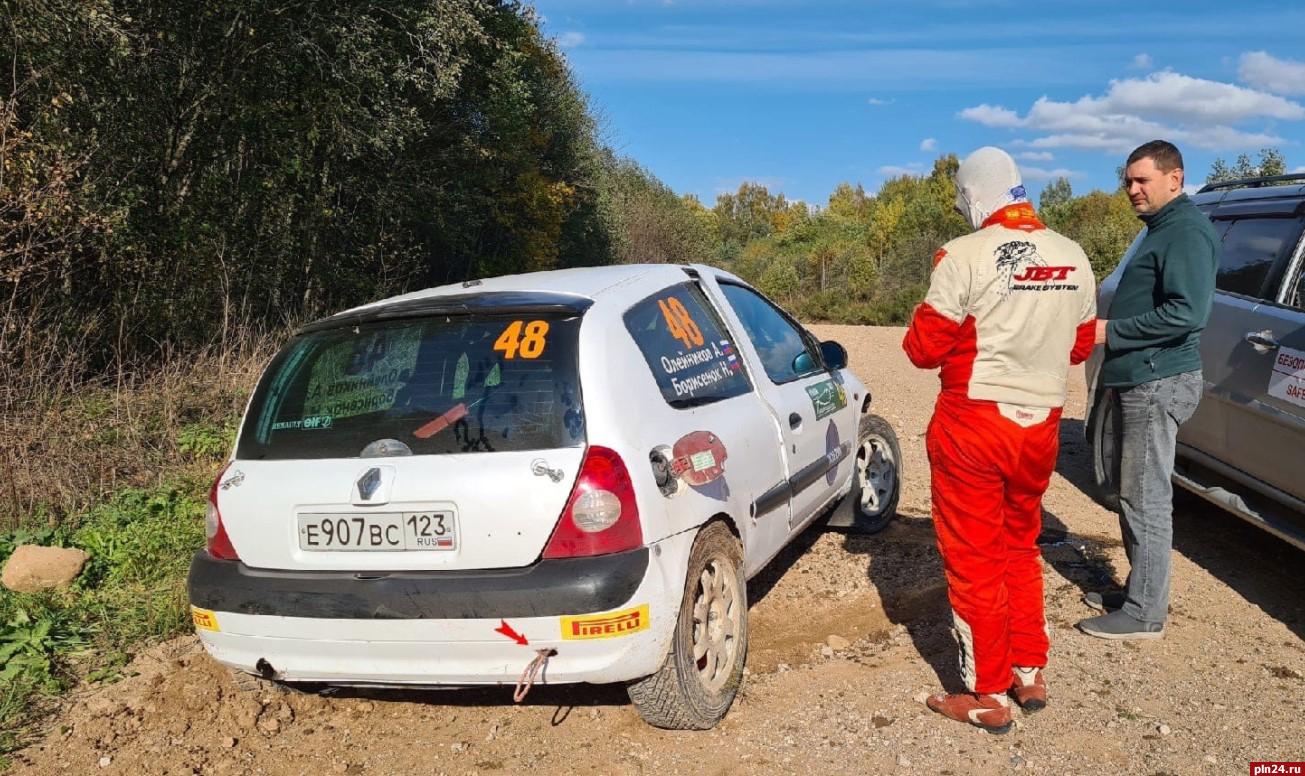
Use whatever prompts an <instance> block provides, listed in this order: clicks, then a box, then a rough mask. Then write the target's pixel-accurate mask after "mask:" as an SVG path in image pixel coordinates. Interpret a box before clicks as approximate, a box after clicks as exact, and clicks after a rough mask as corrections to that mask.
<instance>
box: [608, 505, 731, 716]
mask: <svg viewBox="0 0 1305 776" xmlns="http://www.w3.org/2000/svg"><path fill="white" fill-rule="evenodd" d="M747 654H748V593H747V583H746V582H745V580H744V578H743V547H742V545H740V544H739V540H738V539H737V538H736V537H735V536H734V534H733V533H731V532H730V530H729V528H728V527H727V526H726V525H725V524H724V523H719V522H717V523H710V524H709V525H707V526H706V527H705V528H703V529H702V531H701V532H700V533H699V534H698V538H697V539H696V540H694V542H693V549H692V550H691V551H690V552H689V566H688V574H687V576H686V579H685V583H684V598H683V600H682V601H681V603H680V613H679V617H678V618H677V619H676V622H675V635H674V636H673V637H672V640H671V650H670V653H669V654H668V655H667V656H666V661H665V662H664V663H662V667H661V668H660V669H658V671H657V673H655V674H653V675H651V676H645V677H644V678H642V679H636V680H635V681H633V682H631V683H630V684H629V685H628V686H627V688H626V689H627V691H628V692H629V695H630V702H631V703H633V704H634V707H635V709H636V710H637V711H638V712H639V715H640V716H641V717H643V718H644V721H646V722H647V723H648V724H650V725H653V726H654V727H659V728H668V729H671V730H708V729H710V728H712V727H715V726H716V723H718V722H720V721H721V719H723V718H724V717H725V713H726V712H727V711H729V708H730V705H731V704H732V703H734V696H735V695H736V694H737V693H738V690H739V685H740V683H742V681H743V663H744V661H745V660H746V659H747Z"/></svg>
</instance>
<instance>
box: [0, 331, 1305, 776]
mask: <svg viewBox="0 0 1305 776" xmlns="http://www.w3.org/2000/svg"><path fill="white" fill-rule="evenodd" d="M813 328H814V330H815V331H816V332H817V334H819V335H820V336H822V337H827V338H835V339H838V340H839V341H841V342H843V343H844V345H846V346H847V348H848V350H849V352H850V354H851V358H852V365H853V368H854V369H855V370H856V371H857V373H858V374H859V375H860V376H861V377H862V379H863V380H865V382H866V383H867V384H868V385H869V386H870V387H871V389H872V392H873V395H874V398H875V401H874V407H875V409H876V411H877V412H878V413H879V414H881V415H883V416H884V417H886V418H887V419H888V420H889V421H890V422H891V423H892V424H893V426H894V427H895V428H896V430H897V433H898V435H899V436H900V438H901V442H902V447H903V455H904V458H905V482H906V486H905V491H904V494H903V497H902V502H901V506H900V512H901V517H900V518H899V519H898V521H897V522H896V523H894V524H893V525H892V526H891V527H890V528H889V529H888V530H887V531H885V532H884V533H883V534H881V535H879V536H874V537H851V536H847V535H843V534H840V533H833V532H827V531H822V530H820V529H819V528H815V529H812V530H810V531H808V532H807V533H806V534H804V535H803V536H801V537H799V539H798V540H797V541H796V542H795V543H794V545H793V546H791V548H790V549H789V550H787V551H785V552H784V553H783V554H782V555H781V556H780V557H779V558H778V559H777V561H776V563H775V564H774V565H773V566H772V567H771V568H769V569H767V570H766V571H764V572H763V573H762V574H761V575H759V576H758V577H757V578H755V579H754V580H752V582H751V583H750V585H749V594H750V597H751V599H752V606H751V617H752V632H751V638H752V644H751V654H750V656H749V662H748V673H747V676H746V680H745V684H744V686H743V689H742V691H741V694H740V696H739V698H738V700H737V701H736V703H735V705H734V708H733V709H732V711H731V712H730V714H729V716H728V717H727V718H726V719H725V721H724V722H723V723H722V724H721V725H719V726H718V727H717V728H716V729H715V730H712V731H708V732H699V733H685V732H667V731H662V730H657V729H654V728H651V727H648V726H647V725H645V724H644V723H643V722H642V721H641V720H640V719H639V717H638V715H637V714H636V713H635V711H634V710H633V709H632V708H631V706H630V705H629V703H628V701H627V699H626V697H625V693H624V691H623V689H622V688H620V687H590V686H569V687H536V688H535V689H534V690H532V691H531V692H530V694H529V695H528V697H527V698H526V699H525V701H524V702H523V703H521V704H514V703H513V702H512V688H510V687H505V688H502V689H496V690H492V691H490V690H478V691H462V690H459V691H442V692H391V691H370V692H365V693H364V692H356V691H342V692H340V693H338V694H336V695H334V696H330V697H324V696H316V695H278V694H272V693H264V692H257V691H240V690H238V689H237V688H236V686H235V684H234V683H233V681H232V679H231V677H230V675H229V674H228V672H227V671H226V670H225V669H223V668H221V667H220V666H218V665H216V664H215V663H214V662H213V661H211V660H210V659H209V658H208V657H207V656H206V654H205V653H204V652H203V650H202V649H201V648H200V647H199V646H198V643H197V641H196V640H195V639H194V638H193V637H187V638H180V639H176V640H174V641H171V642H169V643H167V644H163V645H161V646H159V647H157V648H154V649H152V650H151V651H149V652H148V653H144V654H141V655H140V656H138V657H137V659H136V660H135V661H134V662H133V664H132V666H131V669H132V673H133V674H134V675H133V676H131V677H130V678H128V679H126V680H124V681H121V682H118V683H116V684H113V685H109V686H105V687H88V688H85V689H83V690H81V691H79V692H77V693H75V694H73V695H72V696H71V697H70V698H69V699H68V701H67V702H66V703H65V704H64V707H63V709H62V710H61V712H60V713H59V715H58V716H57V718H55V719H54V720H53V721H52V725H51V728H50V731H49V734H48V737H47V738H46V739H45V740H44V741H43V742H42V743H40V744H39V745H36V746H33V747H30V748H29V749H27V750H24V751H22V752H20V753H18V754H17V756H16V758H15V761H14V764H13V766H12V770H11V772H13V773H20V774H43V775H49V776H55V775H56V774H57V775H58V776H64V775H65V774H68V773H90V772H102V773H106V774H108V773H124V774H151V775H154V774H158V775H160V776H162V775H163V774H205V775H206V776H207V775H209V774H233V775H234V774H332V773H341V774H378V775H379V774H432V775H434V774H485V775H488V774H500V773H503V774H506V773H521V772H524V771H531V772H534V773H537V774H541V775H544V774H567V775H568V776H571V775H574V774H629V775H637V774H772V773H803V774H816V773H851V774H885V773H893V774H898V773H900V774H909V773H920V774H998V773H1003V774H1004V773H1009V772H1012V771H1022V772H1029V773H1048V774H1052V773H1054V774H1149V775H1150V776H1163V775H1165V774H1246V773H1247V772H1248V763H1250V762H1255V761H1298V760H1305V718H1303V717H1302V715H1303V714H1305V680H1303V679H1302V676H1303V675H1305V642H1303V640H1302V636H1303V635H1305V616H1303V615H1305V595H1303V594H1302V593H1303V592H1305V579H1302V572H1301V570H1302V568H1305V562H1303V561H1305V557H1302V553H1301V552H1300V551H1298V550H1296V549H1294V548H1292V547H1290V546H1288V545H1286V544H1284V543H1282V542H1280V541H1278V540H1276V539H1273V538H1272V537H1269V536H1267V535H1265V534H1263V533H1262V532H1260V531H1258V530H1256V529H1254V528H1253V527H1251V526H1248V525H1246V524H1244V523H1242V522H1241V521H1239V520H1237V519H1235V518H1232V517H1230V516H1227V515H1225V514H1223V513H1221V512H1219V511H1217V510H1215V509H1213V508H1210V507H1207V506H1205V505H1204V504H1202V503H1200V502H1198V501H1196V500H1194V499H1186V498H1180V500H1179V502H1178V506H1177V509H1176V515H1175V532H1176V539H1175V544H1176V547H1175V549H1176V552H1175V558H1174V574H1175V577H1174V582H1173V603H1172V616H1171V618H1170V620H1169V624H1168V628H1167V634H1166V637H1165V638H1164V639H1163V640H1160V641H1152V642H1141V643H1136V644H1135V643H1122V642H1120V643H1111V642H1103V641H1098V640H1095V639H1092V638H1089V637H1087V636H1085V635H1083V634H1081V633H1079V632H1078V631H1076V630H1074V629H1073V627H1072V625H1073V623H1074V622H1075V621H1077V620H1078V619H1080V618H1082V617H1084V616H1088V615H1089V614H1090V612H1089V610H1088V609H1087V608H1086V607H1084V606H1083V604H1082V603H1081V597H1082V594H1083V592H1084V591H1085V590H1094V589H1101V588H1102V587H1104V586H1105V585H1106V584H1108V583H1109V581H1110V580H1111V578H1112V577H1113V578H1116V579H1118V578H1119V577H1120V575H1121V573H1124V572H1126V570H1127V565H1126V561H1125V559H1124V555H1123V550H1122V548H1121V547H1120V544H1119V541H1118V526H1117V523H1116V518H1115V517H1114V515H1113V514H1111V513H1109V512H1107V511H1105V510H1104V509H1102V508H1101V507H1099V506H1098V505H1097V504H1096V503H1095V502H1094V501H1093V500H1092V498H1091V496H1090V493H1091V482H1090V471H1091V470H1090V458H1089V451H1088V448H1087V446H1086V445H1085V444H1084V443H1083V441H1082V432H1081V427H1082V418H1083V404H1084V392H1083V387H1082V372H1081V370H1080V371H1077V372H1076V374H1075V379H1074V382H1073V393H1072V394H1071V396H1070V401H1069V404H1068V407H1067V411H1066V414H1065V418H1066V419H1065V421H1064V425H1063V430H1062V437H1061V439H1062V453H1061V462H1060V466H1059V469H1058V473H1057V475H1056V477H1055V478H1054V480H1053V481H1052V485H1051V489H1050V491H1049V492H1048V494H1047V498H1046V503H1045V510H1046V514H1045V528H1044V533H1043V540H1044V543H1043V552H1044V558H1045V564H1044V565H1045V581H1046V595H1047V614H1048V619H1049V624H1050V626H1051V631H1052V650H1053V651H1052V656H1051V661H1052V662H1051V665H1050V667H1049V668H1048V670H1047V678H1048V683H1049V685H1050V693H1051V699H1050V705H1049V706H1048V707H1047V709H1046V710H1044V711H1042V712H1039V713H1037V714H1035V715H1023V714H1022V713H1020V712H1018V711H1017V721H1018V722H1017V727H1016V729H1015V730H1013V731H1012V732H1011V733H1009V734H1007V735H1005V736H994V735H989V734H987V733H984V732H982V731H980V730H978V729H975V728H971V727H968V726H964V725H961V724H958V723H955V722H950V721H947V720H945V719H943V718H941V717H939V716H938V715H936V714H933V713H932V712H930V711H928V710H927V709H926V708H925V707H924V705H923V699H924V697H925V696H926V695H927V694H928V693H930V692H934V691H936V690H937V689H938V688H940V687H947V688H949V689H958V688H959V682H960V679H959V672H958V670H957V667H956V660H955V655H956V651H955V646H954V643H953V641H952V638H951V635H950V630H949V622H950V617H949V610H948V608H947V601H946V592H945V588H944V586H943V581H942V576H941V566H940V561H939V557H938V553H937V550H936V549H935V546H934V537H933V529H932V524H931V522H930V520H929V517H928V516H929V500H928V493H929V477H928V468H927V466H926V462H925V455H924V444H923V434H924V429H925V425H926V423H927V421H928V418H929V413H930V410H931V406H932V402H933V398H934V396H935V394H936V391H937V386H936V382H937V381H936V377H935V376H934V375H933V374H932V373H925V372H920V371H918V370H916V369H914V368H912V367H911V366H910V364H909V363H908V362H907V361H906V359H905V358H904V357H903V356H902V354H901V351H900V349H899V343H900V341H901V336H902V331H901V330H900V329H874V328H858V327H835V326H818V327H813Z"/></svg>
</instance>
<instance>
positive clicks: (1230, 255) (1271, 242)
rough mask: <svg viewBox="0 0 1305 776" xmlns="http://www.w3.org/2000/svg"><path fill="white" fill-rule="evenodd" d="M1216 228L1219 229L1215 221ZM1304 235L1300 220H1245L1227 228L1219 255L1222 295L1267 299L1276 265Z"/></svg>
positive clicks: (1240, 220)
mask: <svg viewBox="0 0 1305 776" xmlns="http://www.w3.org/2000/svg"><path fill="white" fill-rule="evenodd" d="M1214 224H1215V228H1216V229H1218V228H1219V226H1220V223H1219V221H1215V222H1214ZM1300 233H1301V219H1299V218H1243V219H1239V220H1236V221H1233V222H1232V223H1231V224H1229V225H1228V229H1227V231H1226V232H1225V233H1224V237H1223V248H1222V250H1221V251H1220V253H1219V274H1218V277H1217V278H1216V279H1215V285H1216V286H1217V287H1218V288H1219V290H1220V291H1226V292H1228V293H1230V294H1241V295H1242V296H1249V297H1254V298H1257V299H1260V298H1264V297H1265V296H1266V292H1265V284H1266V282H1267V281H1268V280H1269V276H1270V274H1271V272H1272V270H1273V267H1274V265H1275V264H1277V263H1278V262H1279V261H1285V260H1286V258H1287V254H1288V253H1290V251H1291V249H1293V248H1295V247H1296V240H1297V238H1299V237H1300Z"/></svg>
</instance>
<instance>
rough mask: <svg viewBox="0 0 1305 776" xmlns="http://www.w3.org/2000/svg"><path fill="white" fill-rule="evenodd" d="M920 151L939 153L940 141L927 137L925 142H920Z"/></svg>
mask: <svg viewBox="0 0 1305 776" xmlns="http://www.w3.org/2000/svg"><path fill="white" fill-rule="evenodd" d="M920 150H921V151H937V150H938V141H937V140H936V139H935V138H932V137H926V138H925V139H924V140H922V141H921V142H920Z"/></svg>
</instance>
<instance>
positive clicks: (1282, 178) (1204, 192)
mask: <svg viewBox="0 0 1305 776" xmlns="http://www.w3.org/2000/svg"><path fill="white" fill-rule="evenodd" d="M1292 197H1301V198H1305V173H1290V174H1287V175H1270V176H1267V177H1262V178H1240V179H1237V180H1229V181H1219V182H1218V183H1207V184H1205V185H1204V186H1202V187H1201V188H1200V189H1199V190H1198V191H1197V192H1196V194H1195V195H1193V197H1192V198H1193V200H1195V201H1196V202H1197V203H1201V204H1204V203H1210V202H1220V203H1222V202H1234V201H1247V200H1259V199H1280V198H1292Z"/></svg>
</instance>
